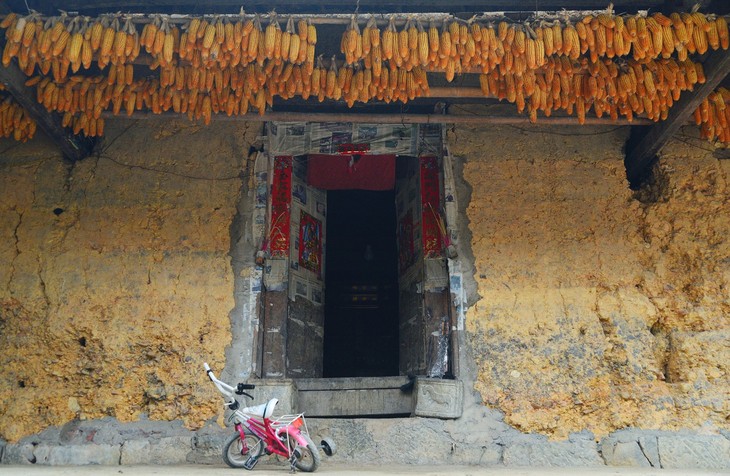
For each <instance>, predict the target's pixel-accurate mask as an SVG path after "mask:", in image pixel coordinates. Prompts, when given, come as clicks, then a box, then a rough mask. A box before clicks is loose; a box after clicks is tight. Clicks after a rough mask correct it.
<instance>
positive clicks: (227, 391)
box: [203, 362, 256, 401]
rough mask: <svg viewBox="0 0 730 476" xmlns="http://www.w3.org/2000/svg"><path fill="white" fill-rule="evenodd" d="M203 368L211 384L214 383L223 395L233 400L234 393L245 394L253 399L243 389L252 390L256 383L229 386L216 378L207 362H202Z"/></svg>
mask: <svg viewBox="0 0 730 476" xmlns="http://www.w3.org/2000/svg"><path fill="white" fill-rule="evenodd" d="M203 368H204V369H205V373H206V374H208V378H209V379H210V381H211V382H213V384H215V386H216V388H217V389H218V391H219V392H221V393H222V394H223V395H224V396H226V397H228V398H230V399H232V400H233V401H235V398H234V397H233V394H234V393H235V394H236V395H246V396H247V397H249V398H250V399H252V400H253V397H252V396H251V395H249V394H248V393H246V392H244V390H253V389H254V388H256V385H253V384H250V383H239V384H238V385H237V386H236V387H235V388H234V387H231V386H230V385H228V384H227V383H225V382H223V381H221V380H218V379H217V378H216V376H215V374H214V373H213V371H212V370H211V368H210V365H208V362H203Z"/></svg>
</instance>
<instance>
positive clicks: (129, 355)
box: [0, 121, 261, 441]
mask: <svg viewBox="0 0 730 476" xmlns="http://www.w3.org/2000/svg"><path fill="white" fill-rule="evenodd" d="M260 127H261V126H260V124H232V123H231V124H218V125H216V127H209V128H201V127H198V126H195V125H192V124H190V123H187V122H185V121H182V122H167V121H159V122H158V121H149V122H147V121H144V122H139V123H131V122H120V123H118V124H110V125H109V126H108V128H107V131H106V136H105V138H104V142H103V144H102V146H101V151H100V154H99V156H98V157H90V158H87V159H85V160H83V161H81V162H79V163H76V164H75V165H73V166H69V165H68V164H64V163H63V162H62V161H61V160H60V157H59V155H58V152H57V150H56V149H55V148H54V147H53V146H52V145H51V144H49V143H48V142H47V141H45V140H44V139H43V138H41V137H39V138H37V139H35V140H33V141H31V142H30V143H28V144H25V145H14V144H13V143H12V142H9V141H3V142H2V146H3V147H4V148H6V150H5V152H4V153H3V154H2V160H1V161H0V260H1V262H2V263H3V266H2V267H0V368H2V372H0V438H4V439H6V440H9V441H17V440H18V439H19V438H21V437H23V436H25V435H29V434H32V433H36V432H38V431H40V430H42V429H43V428H45V427H47V426H49V425H60V424H63V423H65V422H67V421H69V420H72V419H74V418H100V417H104V416H113V417H116V418H117V419H119V420H121V421H131V420H136V419H139V418H140V417H141V416H142V415H143V414H146V415H147V416H148V417H149V418H150V419H156V420H172V419H181V420H183V421H184V422H185V424H186V425H187V426H189V427H191V428H195V427H199V426H201V425H202V423H203V422H204V421H206V420H208V419H210V418H211V417H213V416H215V415H217V414H218V413H219V409H220V397H219V396H218V395H217V393H216V392H215V389H214V388H213V387H212V386H211V385H210V382H209V381H208V380H207V378H205V374H204V372H203V370H202V364H203V362H204V361H208V362H210V363H211V365H214V366H215V368H217V369H221V368H222V367H223V364H224V350H225V348H226V346H227V345H229V343H230V340H231V335H230V328H231V326H230V319H229V316H228V314H229V312H230V311H231V309H232V308H233V306H234V302H233V276H232V272H231V265H230V257H229V256H228V253H229V250H230V232H229V227H230V225H231V222H232V220H233V217H234V215H235V214H236V203H237V202H238V197H239V193H241V185H242V183H245V180H241V178H240V176H241V174H242V173H245V172H246V166H247V156H248V151H249V146H250V144H251V143H252V141H254V140H255V138H256V136H257V134H259V133H260ZM56 209H62V210H63V212H62V213H60V214H56V213H54V210H56ZM58 211H60V210H58ZM58 211H57V212H58Z"/></svg>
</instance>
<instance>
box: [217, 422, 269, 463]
mask: <svg viewBox="0 0 730 476" xmlns="http://www.w3.org/2000/svg"><path fill="white" fill-rule="evenodd" d="M263 452H264V442H263V441H262V440H261V438H259V437H258V436H256V435H254V434H253V433H251V431H249V430H248V429H247V428H246V429H244V438H243V439H241V435H240V434H238V432H236V433H234V434H232V435H231V436H230V437H229V438H228V439H227V440H226V443H225V444H224V445H223V461H225V462H226V464H227V465H228V466H230V467H231V468H245V467H246V465H245V464H246V461H248V459H249V458H251V457H254V458H257V457H259V456H261V454H262V453H263Z"/></svg>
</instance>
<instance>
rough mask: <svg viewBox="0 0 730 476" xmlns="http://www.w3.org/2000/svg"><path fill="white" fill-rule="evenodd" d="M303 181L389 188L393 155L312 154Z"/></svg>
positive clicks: (339, 186)
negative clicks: (305, 177) (305, 179)
mask: <svg viewBox="0 0 730 476" xmlns="http://www.w3.org/2000/svg"><path fill="white" fill-rule="evenodd" d="M307 183H308V184H309V185H311V186H313V187H317V188H321V189H323V190H393V188H394V187H395V155H367V154H353V155H319V154H312V155H310V156H309V158H308V164H307Z"/></svg>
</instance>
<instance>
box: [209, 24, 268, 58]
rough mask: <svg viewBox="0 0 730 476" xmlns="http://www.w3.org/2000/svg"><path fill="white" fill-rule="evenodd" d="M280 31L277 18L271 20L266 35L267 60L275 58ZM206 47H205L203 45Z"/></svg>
mask: <svg viewBox="0 0 730 476" xmlns="http://www.w3.org/2000/svg"><path fill="white" fill-rule="evenodd" d="M277 29H278V23H277V22H276V19H275V18H272V19H271V22H269V25H268V26H267V27H266V31H265V33H264V35H265V36H264V49H265V53H266V57H267V58H273V57H274V44H275V43H276V30H277ZM203 46H205V45H203Z"/></svg>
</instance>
